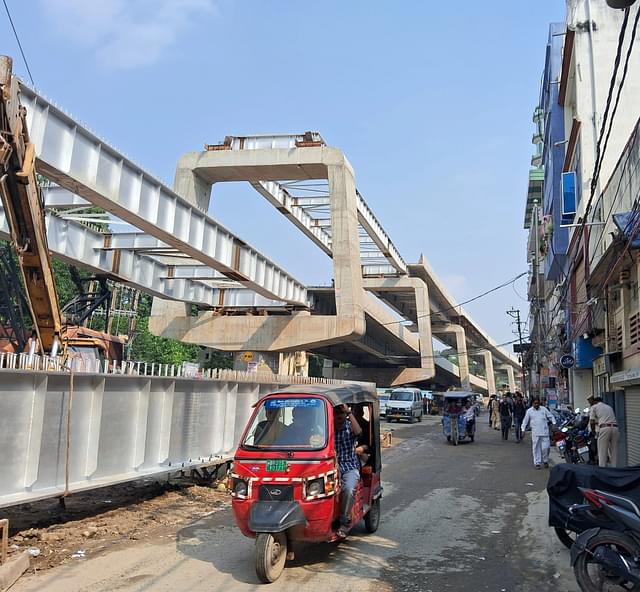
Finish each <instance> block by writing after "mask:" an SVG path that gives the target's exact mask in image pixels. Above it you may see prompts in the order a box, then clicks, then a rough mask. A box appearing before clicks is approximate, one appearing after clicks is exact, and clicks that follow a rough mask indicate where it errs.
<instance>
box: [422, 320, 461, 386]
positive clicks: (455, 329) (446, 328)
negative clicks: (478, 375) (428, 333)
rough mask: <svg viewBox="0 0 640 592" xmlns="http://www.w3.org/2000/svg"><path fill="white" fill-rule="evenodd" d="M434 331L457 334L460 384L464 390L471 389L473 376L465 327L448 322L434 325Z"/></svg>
mask: <svg viewBox="0 0 640 592" xmlns="http://www.w3.org/2000/svg"><path fill="white" fill-rule="evenodd" d="M432 331H433V332H434V333H436V334H438V333H453V334H454V335H455V336H456V351H457V354H458V369H459V371H460V386H461V387H462V388H463V389H464V390H471V377H470V375H469V356H468V354H467V337H466V333H465V330H464V327H462V326H461V325H455V324H453V323H447V324H445V325H442V326H437V327H436V326H434V327H432Z"/></svg>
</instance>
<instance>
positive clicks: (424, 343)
mask: <svg viewBox="0 0 640 592" xmlns="http://www.w3.org/2000/svg"><path fill="white" fill-rule="evenodd" d="M411 283H412V284H413V286H414V288H415V294H416V312H417V315H418V335H419V336H420V367H421V368H425V369H428V370H429V373H430V377H433V376H435V375H436V362H435V359H434V357H433V333H432V332H431V308H430V306H429V287H428V286H427V284H426V283H425V282H423V281H422V280H418V279H415V278H411Z"/></svg>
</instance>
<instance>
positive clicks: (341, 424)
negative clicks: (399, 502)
mask: <svg viewBox="0 0 640 592" xmlns="http://www.w3.org/2000/svg"><path fill="white" fill-rule="evenodd" d="M333 421H334V431H335V439H336V456H337V457H338V468H339V470H340V483H341V488H342V491H341V499H340V527H339V528H338V531H337V533H336V534H337V535H338V536H339V537H342V538H345V537H346V536H347V534H348V533H349V529H350V528H351V510H352V508H353V504H354V501H355V495H354V492H355V489H356V486H357V485H358V480H359V479H360V461H359V460H358V456H357V454H356V443H357V441H358V436H359V435H360V434H361V433H362V428H361V427H360V424H359V423H358V420H357V419H356V417H355V416H354V415H353V414H352V413H351V410H350V409H349V407H348V406H347V405H338V406H336V407H334V408H333Z"/></svg>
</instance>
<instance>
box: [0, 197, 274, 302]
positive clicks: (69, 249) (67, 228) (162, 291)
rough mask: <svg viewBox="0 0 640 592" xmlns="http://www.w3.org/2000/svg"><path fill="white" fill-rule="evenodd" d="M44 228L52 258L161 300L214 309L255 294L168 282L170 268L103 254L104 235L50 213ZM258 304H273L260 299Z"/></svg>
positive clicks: (130, 254) (3, 229)
mask: <svg viewBox="0 0 640 592" xmlns="http://www.w3.org/2000/svg"><path fill="white" fill-rule="evenodd" d="M46 226H47V239H48V243H49V250H50V251H51V252H52V253H53V254H54V256H57V257H59V258H61V259H63V260H65V261H67V262H69V263H71V264H72V265H76V266H78V267H81V268H83V269H88V270H90V271H92V272H93V273H101V274H106V275H108V276H109V277H111V278H112V279H114V280H115V281H118V282H122V283H124V284H127V285H129V286H132V287H134V288H136V289H138V290H141V291H143V292H146V293H148V294H152V295H154V296H159V297H160V298H168V299H171V300H179V301H183V302H190V303H193V304H200V305H204V306H210V307H217V306H221V302H224V301H225V300H231V301H235V300H238V299H246V298H247V297H246V296H245V294H254V293H253V292H251V291H248V290H245V289H242V288H238V289H237V291H239V292H240V293H241V295H239V296H236V295H234V294H233V292H234V290H219V289H217V288H215V287H212V286H209V285H207V284H205V283H203V282H201V281H196V280H197V278H196V277H192V278H179V279H178V278H176V279H174V280H167V276H168V275H169V274H170V273H171V271H170V270H169V268H170V266H167V265H165V264H163V263H161V262H160V261H158V260H156V259H153V258H152V257H146V256H144V255H139V254H138V253H136V252H135V251H131V250H126V249H123V250H118V251H105V250H104V249H102V246H103V243H104V235H102V234H101V233H99V232H96V231H95V230H93V229H92V228H90V227H89V226H86V225H84V224H78V223H76V222H72V221H70V220H64V219H62V218H60V217H58V216H55V215H54V214H53V213H51V212H49V213H47V215H46ZM9 236H10V234H9V225H8V222H7V220H6V217H5V214H4V210H3V209H2V207H0V239H3V240H8V239H9ZM209 271H210V270H209ZM221 292H224V294H221ZM261 302H267V303H271V302H272V301H271V300H267V299H264V298H262V300H261Z"/></svg>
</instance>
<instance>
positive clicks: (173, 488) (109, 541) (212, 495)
mask: <svg viewBox="0 0 640 592" xmlns="http://www.w3.org/2000/svg"><path fill="white" fill-rule="evenodd" d="M219 487H224V486H223V485H222V484H220V483H212V484H210V485H197V484H194V483H193V482H191V481H190V480H187V479H184V480H183V479H177V480H171V481H164V482H159V481H154V480H149V479H147V480H143V481H135V482H131V483H124V484H121V485H115V486H112V487H105V488H101V489H97V490H93V491H89V492H85V493H78V494H74V495H72V496H69V497H68V498H66V501H65V505H64V506H62V505H61V504H60V502H59V501H58V500H57V499H53V500H52V499H49V500H43V501H40V502H35V503H30V504H23V505H20V506H14V507H11V508H5V509H3V510H0V516H1V517H3V518H8V519H9V524H10V528H11V531H10V539H9V553H10V554H11V553H18V552H21V551H23V550H25V549H29V550H30V552H31V554H32V562H31V565H32V567H33V568H35V569H36V570H46V569H50V568H52V567H55V566H57V565H61V564H63V563H69V562H73V561H80V560H82V559H84V558H85V557H88V556H90V555H96V554H98V553H101V552H104V551H106V550H111V549H113V548H115V547H119V548H121V547H122V545H125V544H132V542H134V541H139V540H152V539H153V540H157V539H162V538H167V539H171V538H175V533H176V531H177V530H179V529H180V528H181V527H182V526H184V525H185V524H187V523H190V522H193V521H195V520H198V519H199V518H202V517H203V516H206V515H208V514H211V513H213V512H216V511H219V510H221V509H222V508H225V507H227V506H229V505H230V503H231V497H230V496H229V494H228V493H227V492H226V490H224V491H220V490H219V489H218V488H219Z"/></svg>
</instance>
